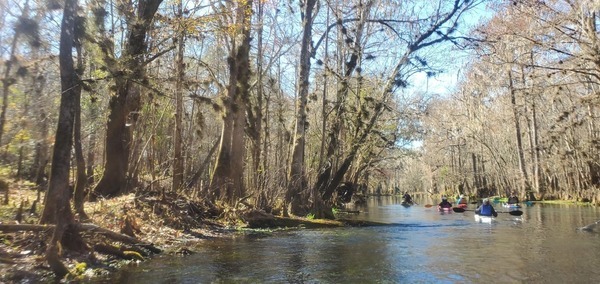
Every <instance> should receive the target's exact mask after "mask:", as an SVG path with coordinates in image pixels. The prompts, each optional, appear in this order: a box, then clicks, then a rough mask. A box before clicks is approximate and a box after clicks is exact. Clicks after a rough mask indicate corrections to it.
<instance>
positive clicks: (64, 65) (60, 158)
mask: <svg viewBox="0 0 600 284" xmlns="http://www.w3.org/2000/svg"><path fill="white" fill-rule="evenodd" d="M76 11H77V0H66V1H65V6H64V13H63V19H62V25H61V35H60V46H59V49H60V56H59V63H60V78H61V80H60V81H61V91H62V92H61V99H60V111H59V117H58V126H57V129H56V138H55V142H54V153H53V156H52V169H51V172H50V184H49V187H48V194H47V197H46V203H45V208H44V214H43V215H42V219H41V220H40V221H41V222H42V223H55V224H56V227H55V229H54V232H53V234H52V239H51V240H50V242H49V244H48V248H47V251H46V259H47V261H48V264H49V265H50V267H51V269H52V271H53V272H54V274H55V275H56V276H57V277H58V278H59V279H60V278H62V277H63V276H65V275H66V274H67V273H68V272H69V270H68V269H67V267H66V266H65V265H64V264H63V263H62V262H61V261H60V260H59V251H60V247H61V245H60V244H59V243H62V244H63V245H65V242H67V244H69V242H71V243H70V244H72V242H77V241H76V240H75V239H77V238H78V234H77V233H75V232H71V233H70V234H68V236H69V237H70V239H68V240H65V239H64V237H65V236H66V235H65V233H66V232H67V230H68V229H69V226H70V225H71V224H74V223H75V219H74V216H73V213H72V212H71V207H70V202H69V196H70V192H69V169H70V158H71V148H72V143H73V124H74V119H75V107H76V106H75V103H76V102H77V98H76V97H77V96H78V95H79V93H80V92H81V86H80V85H79V82H78V78H77V74H76V72H75V67H74V65H73V57H72V50H73V41H74V31H75V17H76ZM50 204H52V206H50ZM48 208H50V209H51V210H52V212H49V210H50V209H48ZM73 238H74V239H73Z"/></svg>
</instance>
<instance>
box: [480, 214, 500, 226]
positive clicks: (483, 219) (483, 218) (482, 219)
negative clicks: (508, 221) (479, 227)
mask: <svg viewBox="0 0 600 284" xmlns="http://www.w3.org/2000/svg"><path fill="white" fill-rule="evenodd" d="M475 222H478V223H486V224H491V223H493V222H496V218H494V217H492V216H481V215H477V214H475Z"/></svg>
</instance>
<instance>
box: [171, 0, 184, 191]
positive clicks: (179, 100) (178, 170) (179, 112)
mask: <svg viewBox="0 0 600 284" xmlns="http://www.w3.org/2000/svg"><path fill="white" fill-rule="evenodd" d="M177 6H178V7H177V9H178V11H177V13H178V17H179V28H178V31H177V32H178V35H177V45H178V46H177V59H176V68H177V83H176V86H175V133H173V184H172V187H173V190H174V191H177V190H179V189H180V188H181V186H182V185H183V169H184V165H183V162H184V161H183V147H182V145H183V142H182V140H183V126H182V123H183V122H182V121H183V80H184V77H185V65H184V64H183V52H184V46H185V43H184V40H185V28H184V27H183V0H178V5H177Z"/></svg>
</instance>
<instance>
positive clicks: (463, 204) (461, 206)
mask: <svg viewBox="0 0 600 284" xmlns="http://www.w3.org/2000/svg"><path fill="white" fill-rule="evenodd" d="M456 207H458V208H462V209H467V204H465V203H461V204H458V205H457V206H456Z"/></svg>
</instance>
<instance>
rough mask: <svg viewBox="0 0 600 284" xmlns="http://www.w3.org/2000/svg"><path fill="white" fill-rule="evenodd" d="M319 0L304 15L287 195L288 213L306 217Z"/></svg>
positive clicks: (309, 1) (313, 0)
mask: <svg viewBox="0 0 600 284" xmlns="http://www.w3.org/2000/svg"><path fill="white" fill-rule="evenodd" d="M316 3H317V1H316V0H307V1H306V2H305V3H304V6H303V7H304V11H303V13H302V15H303V16H304V18H303V19H302V29H303V34H302V44H301V48H300V65H299V70H298V82H297V85H298V94H297V95H296V97H297V99H298V107H297V114H296V126H295V131H294V140H293V141H294V146H293V150H292V160H291V164H290V173H289V177H288V181H289V185H288V188H287V193H286V195H285V202H286V204H288V206H289V209H288V211H289V213H290V214H293V215H306V213H307V211H306V208H304V207H305V206H304V202H306V200H304V199H303V198H302V196H301V192H302V190H303V189H304V188H305V187H306V177H305V169H304V166H305V165H304V150H305V149H304V148H305V143H306V128H307V127H308V121H307V119H306V107H307V102H308V89H309V86H310V84H309V82H308V80H309V76H310V57H311V52H312V51H311V42H312V25H313V17H314V15H313V10H314V7H315V4H316Z"/></svg>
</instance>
